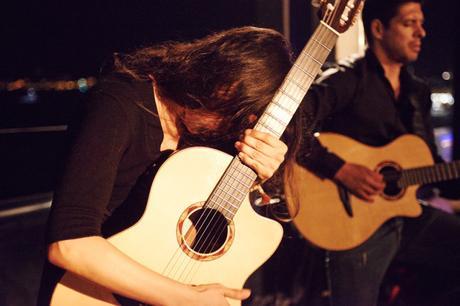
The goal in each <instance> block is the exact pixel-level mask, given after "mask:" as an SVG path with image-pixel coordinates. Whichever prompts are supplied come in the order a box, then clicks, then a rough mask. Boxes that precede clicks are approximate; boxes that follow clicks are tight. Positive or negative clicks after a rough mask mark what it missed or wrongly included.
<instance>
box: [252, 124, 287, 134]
mask: <svg viewBox="0 0 460 306" xmlns="http://www.w3.org/2000/svg"><path fill="white" fill-rule="evenodd" d="M259 126H262V127H263V128H265V129H266V130H267V131H268V132H271V133H272V134H273V135H275V136H277V137H281V134H280V132H278V131H275V130H274V129H272V128H271V127H270V126H268V125H266V124H264V123H263V122H260V121H259V122H257V125H256V127H259Z"/></svg>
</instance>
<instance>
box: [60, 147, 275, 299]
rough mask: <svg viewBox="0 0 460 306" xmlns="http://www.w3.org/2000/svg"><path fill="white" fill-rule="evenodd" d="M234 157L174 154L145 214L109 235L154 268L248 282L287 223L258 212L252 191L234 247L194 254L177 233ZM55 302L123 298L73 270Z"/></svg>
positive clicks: (197, 150) (186, 276)
mask: <svg viewBox="0 0 460 306" xmlns="http://www.w3.org/2000/svg"><path fill="white" fill-rule="evenodd" d="M231 158H232V157H231V156H230V155H228V154H225V153H222V152H220V151H218V150H214V149H209V148H204V147H194V148H189V149H185V150H182V151H179V152H177V153H175V154H173V155H172V156H171V157H170V158H168V159H167V160H166V162H165V163H164V164H163V165H162V166H161V167H160V169H159V170H158V172H157V174H156V176H155V180H154V183H153V184H152V188H151V191H150V196H149V200H148V203H147V207H146V211H145V213H144V215H143V216H142V218H141V219H140V220H139V222H137V223H136V224H135V225H133V226H132V227H130V228H128V229H126V230H124V231H122V232H120V233H118V234H116V235H115V236H113V237H111V238H109V241H110V242H111V243H112V244H114V245H115V246H116V247H117V248H119V249H120V250H121V251H122V252H124V253H126V254H127V255H128V256H130V257H132V258H133V259H135V260H136V261H138V262H140V263H141V264H143V265H145V266H146V267H148V268H149V269H152V270H154V271H157V272H160V273H162V274H163V275H165V276H168V277H171V278H173V279H176V280H179V281H182V282H185V283H189V284H207V283H221V284H223V285H225V286H228V287H230V288H242V287H243V284H244V282H245V281H246V279H247V278H248V277H249V275H250V274H251V273H252V272H253V271H255V270H256V269H257V268H258V267H259V266H260V265H262V263H263V262H265V261H266V260H267V259H268V258H269V257H270V256H271V255H272V254H273V253H274V251H275V250H276V248H277V247H278V245H279V243H280V241H281V237H282V228H281V226H280V225H279V224H278V223H277V222H275V221H273V220H270V219H267V218H264V217H261V216H260V215H258V214H256V213H255V212H254V210H253V209H252V207H251V206H250V203H249V200H248V197H247V196H246V199H245V201H244V202H243V204H242V205H241V207H240V209H239V211H238V213H237V214H236V215H235V217H234V219H233V228H234V232H233V237H231V238H230V241H228V240H227V242H226V246H228V248H227V249H226V250H225V252H224V253H223V254H208V255H206V256H204V258H201V259H198V260H197V259H192V258H191V257H189V256H188V255H186V254H185V252H184V251H183V250H182V249H181V246H180V244H179V242H178V237H177V235H178V226H179V220H180V219H181V215H182V213H183V212H184V211H186V210H187V209H188V208H189V207H191V206H193V205H196V204H198V205H199V204H200V203H203V202H204V201H205V200H206V199H207V198H208V196H209V195H210V193H211V192H212V190H213V189H214V187H215V185H216V182H217V181H218V180H219V178H220V176H221V175H222V173H223V172H224V170H225V169H226V168H227V166H228V165H229V163H230V161H231ZM171 173H176V174H177V175H171ZM181 173H184V175H181ZM185 173H187V174H188V175H185ZM226 246H223V247H222V249H225V248H226ZM222 249H220V251H222ZM215 253H219V250H218V251H216V252H215ZM219 255H220V256H219ZM168 263H169V265H168ZM114 268H116V267H114ZM135 281H136V280H133V282H135ZM229 302H230V304H231V305H233V306H236V305H240V304H241V302H240V301H235V300H229ZM51 305H56V306H65V305H69V306H76V305H82V306H83V305H85V306H87V305H118V302H117V301H116V300H115V298H114V296H113V295H112V294H111V292H110V291H108V290H105V289H104V288H102V287H99V286H96V285H94V284H92V283H89V282H88V281H86V280H83V279H81V278H78V277H77V276H75V275H74V274H72V273H68V272H67V273H66V274H65V275H64V277H63V279H62V281H61V282H60V283H59V284H58V286H57V287H56V289H55V291H54V294H53V297H52V303H51Z"/></svg>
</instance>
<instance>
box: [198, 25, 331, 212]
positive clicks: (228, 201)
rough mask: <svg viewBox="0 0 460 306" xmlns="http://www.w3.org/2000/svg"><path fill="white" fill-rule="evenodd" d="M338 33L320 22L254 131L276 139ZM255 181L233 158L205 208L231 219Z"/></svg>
mask: <svg viewBox="0 0 460 306" xmlns="http://www.w3.org/2000/svg"><path fill="white" fill-rule="evenodd" d="M338 35H339V34H338V33H337V32H336V31H335V30H333V29H332V28H331V27H329V26H328V25H327V24H325V23H323V22H321V23H320V24H319V26H318V27H317V29H316V31H315V32H314V33H313V35H312V37H311V38H310V39H309V41H308V43H307V45H306V46H305V47H304V49H303V50H302V52H301V53H300V55H299V57H298V58H297V60H296V61H295V62H294V64H293V66H292V68H291V70H290V71H289V73H288V74H287V76H286V77H285V79H284V81H283V83H282V84H281V86H280V88H279V89H278V90H277V92H276V93H275V95H274V97H273V99H272V101H271V102H270V104H269V105H268V106H267V108H266V109H265V112H264V113H263V114H262V116H261V117H260V118H259V120H258V121H257V123H256V125H255V127H254V129H255V130H258V131H261V132H265V133H269V134H272V135H273V136H275V137H277V138H280V137H281V135H282V134H283V132H284V130H285V129H286V127H287V125H288V124H289V122H290V120H291V119H292V116H294V113H295V112H296V110H297V108H298V107H299V105H300V103H301V102H302V99H303V98H304V96H305V94H306V93H307V91H308V89H309V88H310V86H311V84H312V83H313V81H314V79H315V78H316V76H317V74H318V72H319V71H320V69H321V66H322V65H323V64H324V62H325V61H326V58H327V56H328V55H329V53H330V52H331V50H332V48H333V47H334V45H335V43H336V41H337V38H338ZM256 178H257V174H256V173H255V172H254V171H253V170H252V169H251V168H249V167H247V166H246V165H244V164H243V163H242V162H241V160H240V159H239V158H238V156H236V157H234V158H233V160H232V162H231V163H230V166H229V167H228V168H227V170H226V171H225V173H224V175H223V176H222V178H221V180H220V181H219V183H218V184H217V186H216V188H215V189H214V191H213V192H212V193H211V196H210V197H209V199H208V201H207V203H206V205H207V207H209V208H212V209H216V210H218V211H220V212H221V213H222V214H223V215H224V216H225V217H226V218H227V219H228V220H232V219H233V217H234V216H235V214H236V212H237V211H238V208H239V207H240V205H241V203H242V202H243V200H244V198H245V197H246V195H247V194H248V193H249V190H250V188H251V186H252V184H253V183H254V181H255V180H256Z"/></svg>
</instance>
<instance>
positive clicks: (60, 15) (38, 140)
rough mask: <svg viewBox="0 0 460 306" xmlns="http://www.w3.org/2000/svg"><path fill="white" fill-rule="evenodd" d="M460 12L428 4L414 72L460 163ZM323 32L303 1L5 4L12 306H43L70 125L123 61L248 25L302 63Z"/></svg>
mask: <svg viewBox="0 0 460 306" xmlns="http://www.w3.org/2000/svg"><path fill="white" fill-rule="evenodd" d="M455 8H456V1H455V0H436V1H434V0H432V1H426V5H425V14H426V29H427V32H428V36H427V38H426V39H425V41H424V46H423V50H422V53H421V56H420V59H419V61H418V62H417V63H415V65H413V69H414V70H415V72H416V73H417V74H418V75H419V76H420V77H422V78H424V79H425V80H426V81H427V82H428V83H429V84H430V86H431V87H432V90H433V94H432V101H433V108H432V116H433V120H434V123H435V126H436V140H437V144H438V148H439V151H440V152H441V154H442V156H443V157H444V158H445V159H446V160H451V159H453V158H457V159H458V158H460V143H459V142H460V139H459V138H460V137H459V131H460V120H459V119H460V104H458V103H457V104H455V100H456V94H455V92H457V93H458V92H460V90H459V86H460V85H459V79H460V78H457V79H456V78H455V75H456V74H460V67H459V64H458V63H459V61H458V59H456V58H455V57H454V54H458V51H459V50H456V49H455V48H456V47H455V46H456V42H457V44H458V42H459V39H458V37H457V36H455V35H456V34H454V32H455V31H454V29H455V28H456V26H455V21H456V20H455V17H456V16H454V13H455V11H456V9H455ZM317 22H318V20H317V18H316V13H315V11H314V10H313V9H312V7H311V5H310V3H309V1H303V0H231V1H230V0H227V1H224V0H214V1H210V0H180V1H179V0H167V1H166V0H164V1H161V0H157V1H155V0H130V1H128V0H124V1H121V0H110V1H109V0H92V1H90V0H79V1H57V0H54V1H51V0H44V1H32V0H15V1H11V0H4V1H2V2H1V4H0V305H33V304H34V301H35V296H36V293H37V290H38V284H39V278H40V273H41V265H42V261H43V256H44V247H43V229H44V225H45V222H46V217H47V214H48V210H49V206H50V201H51V197H52V193H53V189H54V185H55V182H56V178H57V176H58V173H59V169H60V168H61V166H62V164H63V158H64V156H65V152H66V150H67V148H68V135H67V125H68V123H69V122H70V121H71V120H72V115H73V114H74V113H75V111H76V109H77V108H78V107H79V105H80V103H81V101H82V99H84V98H85V96H86V95H87V92H88V90H89V89H90V88H91V87H92V86H94V85H95V84H96V83H97V80H98V71H99V69H100V67H101V66H102V65H103V64H104V62H105V61H106V60H107V59H108V58H110V56H111V54H112V53H113V52H115V51H116V52H126V51H130V50H133V49H135V48H138V47H141V46H145V45H148V44H152V43H156V42H160V41H164V40H189V39H192V38H197V37H201V36H203V35H206V34H208V33H211V32H214V31H218V30H222V29H228V28H231V27H235V26H242V25H254V26H262V27H269V28H273V29H276V30H278V31H280V32H282V33H284V34H285V35H286V36H287V37H288V38H289V39H290V41H291V43H292V45H293V47H294V50H295V52H299V51H300V50H301V48H302V47H303V46H304V44H305V42H306V41H307V39H308V38H309V35H310V34H311V33H312V31H313V30H314V29H315V27H316V25H317ZM363 35H364V34H363V31H362V27H361V26H360V24H359V23H358V24H357V25H356V26H355V27H354V28H353V29H352V30H350V31H349V32H347V33H346V34H345V35H343V36H342V37H341V38H340V41H339V43H338V45H337V47H336V49H335V50H334V52H333V54H332V55H331V57H330V60H331V61H333V60H336V59H338V60H340V59H343V58H346V57H347V56H350V55H352V54H354V53H358V54H359V53H362V52H363V51H364V48H365V46H364V37H363ZM457 97H458V95H457Z"/></svg>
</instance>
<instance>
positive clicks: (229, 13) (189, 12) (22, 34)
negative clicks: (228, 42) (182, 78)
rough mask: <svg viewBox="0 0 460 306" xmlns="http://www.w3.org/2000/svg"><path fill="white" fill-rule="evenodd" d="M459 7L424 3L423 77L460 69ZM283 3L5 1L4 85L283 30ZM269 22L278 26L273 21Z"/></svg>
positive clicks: (442, 1) (443, 1) (452, 1)
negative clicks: (250, 32) (154, 46)
mask: <svg viewBox="0 0 460 306" xmlns="http://www.w3.org/2000/svg"><path fill="white" fill-rule="evenodd" d="M456 2H457V1H456V0H428V1H426V2H425V3H426V5H425V13H426V27H427V30H428V37H427V38H426V39H425V44H424V48H423V50H422V54H421V57H420V60H419V62H418V63H417V65H416V68H417V72H418V73H419V74H421V75H422V76H424V77H432V76H440V74H441V72H443V71H452V70H453V68H452V66H453V53H454V50H453V46H454V43H453V37H452V36H453V32H454V31H455V30H454V29H455V28H456V26H455V20H454V11H455V5H456ZM280 3H281V0H258V1H255V0H253V1H250V0H231V1H224V0H220V1H219V0H217V1H209V0H206V1H205V0H182V1H173V0H130V1H128V0H125V1H120V0H116V1H114V0H81V1H57V0H45V1H32V0H15V1H2V4H1V6H2V7H1V10H0V31H1V32H0V34H1V48H0V79H3V80H5V79H14V78H18V77H35V78H41V77H61V76H69V75H71V76H81V75H90V74H94V73H96V72H97V69H98V68H99V67H100V65H101V63H102V62H103V61H104V59H106V58H107V57H108V56H110V54H111V53H112V52H114V51H129V50H131V49H133V48H136V47H139V46H142V45H146V44H150V43H154V42H158V41H163V40H168V39H180V40H184V39H190V38H194V37H199V36H202V35H204V34H206V33H209V32H210V31H215V30H220V29H225V28H229V27H233V26H239V25H268V26H272V27H275V28H277V27H278V28H279V24H280V20H279V18H278V16H276V14H277V12H275V10H277V9H278V8H279V6H280ZM292 3H293V6H296V7H299V3H300V6H302V5H303V6H305V10H303V11H302V10H301V11H300V12H299V11H296V12H295V14H296V16H297V18H298V16H300V15H302V14H305V15H306V16H309V14H310V12H309V7H308V6H309V4H308V1H303V0H302V1H299V0H293V1H292ZM270 15H271V16H274V17H273V20H272V21H268V22H267V18H270ZM267 16H268V17H267ZM296 16H294V17H296ZM264 18H265V19H264ZM304 19H305V17H304ZM264 20H265V21H264ZM295 26H296V27H298V26H299V25H298V24H296V25H295ZM293 32H296V29H294V30H293ZM296 39H298V38H296V37H294V40H296Z"/></svg>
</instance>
